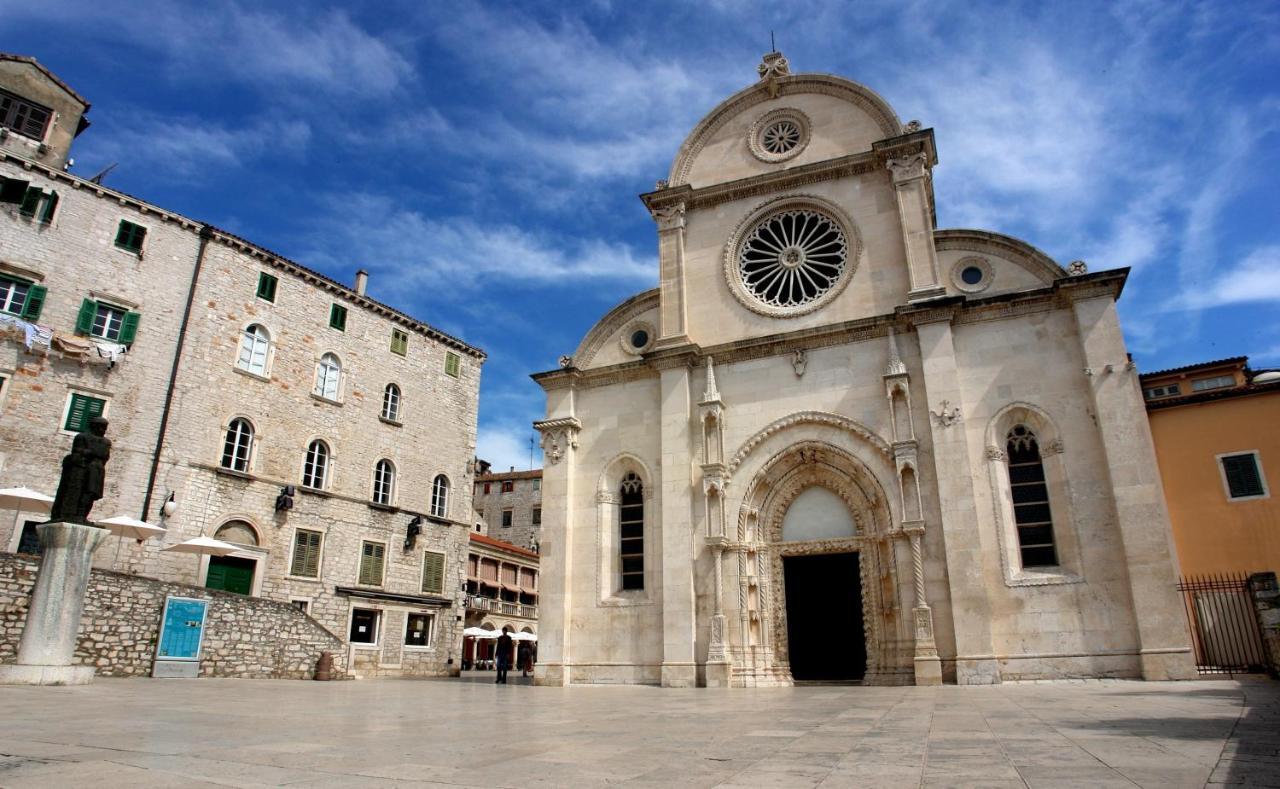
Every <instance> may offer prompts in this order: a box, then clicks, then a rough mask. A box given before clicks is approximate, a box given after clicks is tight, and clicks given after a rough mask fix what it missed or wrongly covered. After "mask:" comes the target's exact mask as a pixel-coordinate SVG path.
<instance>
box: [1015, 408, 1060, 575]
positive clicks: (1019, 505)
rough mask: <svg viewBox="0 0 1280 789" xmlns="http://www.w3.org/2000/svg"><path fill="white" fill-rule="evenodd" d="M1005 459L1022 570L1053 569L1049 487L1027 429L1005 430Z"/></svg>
mask: <svg viewBox="0 0 1280 789" xmlns="http://www.w3.org/2000/svg"><path fill="white" fill-rule="evenodd" d="M1005 456H1006V459H1007V462H1008V464H1009V488H1010V491H1011V492H1012V498H1013V520H1014V524H1015V525H1016V526H1017V531H1018V550H1019V553H1020V554H1021V557H1022V566H1023V567H1054V566H1056V565H1057V564H1058V550H1057V546H1056V545H1055V544H1054V539H1053V516H1052V513H1051V511H1050V508H1049V486H1048V484H1047V481H1046V478H1045V473H1044V461H1043V460H1042V459H1041V457H1040V444H1039V442H1038V441H1037V439H1036V434H1035V433H1034V432H1032V430H1031V428H1029V427H1027V426H1026V425H1021V424H1019V425H1014V426H1013V428H1012V429H1010V430H1009V433H1008V435H1007V436H1006V437H1005Z"/></svg>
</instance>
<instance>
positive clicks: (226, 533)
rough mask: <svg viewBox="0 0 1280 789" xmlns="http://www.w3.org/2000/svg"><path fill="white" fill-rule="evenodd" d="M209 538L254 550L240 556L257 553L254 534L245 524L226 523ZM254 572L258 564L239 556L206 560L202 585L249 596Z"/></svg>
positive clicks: (240, 522) (256, 533)
mask: <svg viewBox="0 0 1280 789" xmlns="http://www.w3.org/2000/svg"><path fill="white" fill-rule="evenodd" d="M213 538H214V539H215V540H221V541H223V542H229V543H232V544H234V545H240V546H244V547H245V548H250V549H254V550H253V551H247V552H244V553H249V554H253V553H256V552H257V549H258V530H257V529H255V528H253V525H252V524H250V523H249V522H248V521H243V520H231V521H227V522H226V523H224V524H222V525H221V526H219V527H218V530H217V531H216V532H214V535H213ZM257 570H258V560H257V559H256V558H250V556H248V555H243V553H242V554H239V555H238V554H231V555H230V556H210V557H209V567H208V570H207V571H206V573H205V583H204V585H205V587H206V588H208V589H221V590H223V591H226V592H235V593H236V594H243V595H249V594H253V581H254V576H255V575H256V573H257Z"/></svg>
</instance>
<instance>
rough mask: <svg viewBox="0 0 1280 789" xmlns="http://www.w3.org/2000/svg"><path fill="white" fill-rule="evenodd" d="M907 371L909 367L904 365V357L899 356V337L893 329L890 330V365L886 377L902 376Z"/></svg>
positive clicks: (885, 372)
mask: <svg viewBox="0 0 1280 789" xmlns="http://www.w3.org/2000/svg"><path fill="white" fill-rule="evenodd" d="M906 371H907V366H906V365H905V364H903V363H902V357H901V356H899V355H898V335H897V334H895V333H894V331H893V329H889V364H888V365H887V366H886V367H885V371H884V374H885V375H902V374H903V373H905V372H906Z"/></svg>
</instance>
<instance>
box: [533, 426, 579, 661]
mask: <svg viewBox="0 0 1280 789" xmlns="http://www.w3.org/2000/svg"><path fill="white" fill-rule="evenodd" d="M533 426H534V429H536V430H538V431H539V432H540V433H542V449H543V456H544V461H545V468H544V469H543V479H542V508H543V513H544V519H543V522H544V524H545V525H544V526H543V542H542V558H541V561H540V567H539V572H540V574H541V584H540V586H541V590H540V592H541V598H540V600H539V603H540V605H539V609H540V611H539V613H540V619H539V626H538V665H537V666H535V667H534V682H535V683H537V684H539V685H568V684H569V679H570V666H571V655H572V652H571V646H572V645H571V643H570V634H571V633H572V630H573V628H572V621H571V616H572V610H573V597H572V593H571V589H572V584H571V582H570V579H571V578H572V577H573V538H574V534H575V530H574V522H575V514H574V506H573V489H574V484H573V483H574V471H575V468H574V466H575V464H574V456H573V450H574V449H575V448H576V447H577V446H578V431H579V430H581V429H582V424H581V423H580V422H579V421H578V420H577V418H576V417H573V416H565V417H558V418H556V419H544V420H542V421H539V422H534V423H533Z"/></svg>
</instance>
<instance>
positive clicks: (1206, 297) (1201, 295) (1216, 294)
mask: <svg viewBox="0 0 1280 789" xmlns="http://www.w3.org/2000/svg"><path fill="white" fill-rule="evenodd" d="M1271 301H1280V245H1270V246H1265V247H1261V248H1259V249H1256V250H1254V251H1253V252H1252V253H1251V254H1249V256H1248V257H1246V258H1245V259H1244V260H1242V261H1240V263H1239V265H1237V266H1235V267H1234V268H1231V269H1229V270H1227V271H1224V272H1221V273H1219V274H1218V275H1217V276H1216V277H1215V278H1214V279H1213V280H1212V281H1211V282H1209V283H1208V285H1207V286H1206V285H1203V284H1201V285H1200V286H1199V287H1196V288H1195V289H1194V290H1192V291H1189V292H1187V293H1185V294H1184V295H1183V297H1182V299H1181V302H1180V306H1183V307H1190V308H1192V309H1207V308H1210V307H1225V306H1229V305H1234V304H1250V303H1261V302H1271Z"/></svg>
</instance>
